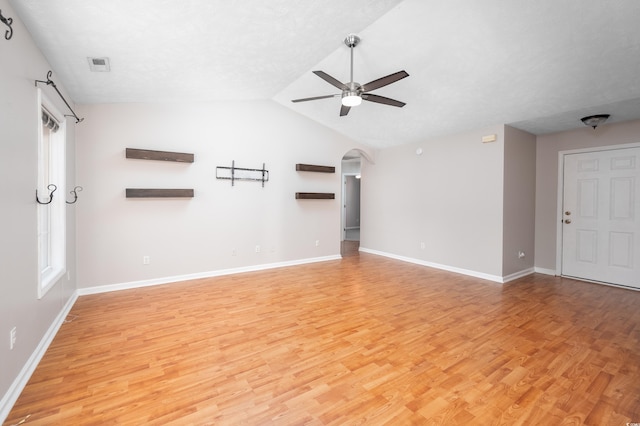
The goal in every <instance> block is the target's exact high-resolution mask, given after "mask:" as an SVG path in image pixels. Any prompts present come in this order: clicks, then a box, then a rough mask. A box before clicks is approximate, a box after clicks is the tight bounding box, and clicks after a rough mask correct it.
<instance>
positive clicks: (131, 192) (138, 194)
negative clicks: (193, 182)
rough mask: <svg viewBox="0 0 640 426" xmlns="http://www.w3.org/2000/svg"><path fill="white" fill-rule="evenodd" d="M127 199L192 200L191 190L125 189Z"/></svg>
mask: <svg viewBox="0 0 640 426" xmlns="http://www.w3.org/2000/svg"><path fill="white" fill-rule="evenodd" d="M127 198H193V189H156V188H127Z"/></svg>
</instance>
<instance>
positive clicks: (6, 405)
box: [0, 291, 78, 424]
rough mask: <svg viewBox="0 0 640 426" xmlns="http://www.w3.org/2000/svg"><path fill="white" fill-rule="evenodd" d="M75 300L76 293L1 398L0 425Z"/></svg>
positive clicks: (76, 297)
mask: <svg viewBox="0 0 640 426" xmlns="http://www.w3.org/2000/svg"><path fill="white" fill-rule="evenodd" d="M77 299H78V292H77V291H76V292H74V293H73V294H72V295H71V297H70V298H69V300H67V303H66V304H65V305H64V307H63V308H62V310H61V311H60V313H58V315H57V316H56V318H55V319H54V321H53V322H52V323H51V325H50V326H49V329H47V332H46V333H45V334H44V336H43V337H42V339H41V340H40V343H38V346H37V347H36V349H35V350H34V351H33V353H32V354H31V356H30V357H29V359H28V360H27V362H26V363H25V364H24V367H22V370H20V373H18V376H17V377H16V378H15V380H14V381H13V383H11V386H10V387H9V389H8V390H7V392H6V393H5V394H4V396H3V397H2V400H0V424H1V423H4V421H5V420H6V418H7V416H9V413H10V412H11V409H12V408H13V405H14V404H15V403H16V401H17V400H18V397H19V396H20V394H21V393H22V391H23V389H24V387H25V386H26V385H27V382H28V381H29V379H30V378H31V375H32V374H33V372H34V371H35V370H36V367H37V366H38V364H39V363H40V360H41V359H42V357H43V356H44V354H45V352H47V349H48V348H49V345H50V344H51V342H52V341H53V338H54V337H55V336H56V334H57V333H58V330H59V329H60V327H61V326H62V324H63V323H64V320H65V318H66V317H67V315H69V311H71V308H72V307H73V304H74V303H76V300H77Z"/></svg>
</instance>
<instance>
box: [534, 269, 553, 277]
mask: <svg viewBox="0 0 640 426" xmlns="http://www.w3.org/2000/svg"><path fill="white" fill-rule="evenodd" d="M533 269H534V271H535V272H536V273H538V274H544V275H553V276H556V275H558V274H557V273H556V271H555V269H546V268H538V267H535V268H533Z"/></svg>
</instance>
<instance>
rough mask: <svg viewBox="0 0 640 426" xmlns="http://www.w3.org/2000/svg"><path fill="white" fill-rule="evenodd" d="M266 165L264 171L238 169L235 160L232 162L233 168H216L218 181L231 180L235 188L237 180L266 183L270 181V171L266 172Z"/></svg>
mask: <svg viewBox="0 0 640 426" xmlns="http://www.w3.org/2000/svg"><path fill="white" fill-rule="evenodd" d="M264 167H265V164H264V163H262V169H245V168H242V167H236V162H235V160H234V161H232V162H231V167H223V166H218V167H216V179H224V180H230V181H231V186H234V183H235V181H237V180H250V181H254V182H262V187H263V188H264V183H265V182H267V181H269V170H266V169H265V168H264Z"/></svg>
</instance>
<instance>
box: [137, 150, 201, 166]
mask: <svg viewBox="0 0 640 426" xmlns="http://www.w3.org/2000/svg"><path fill="white" fill-rule="evenodd" d="M126 157H127V158H134V159H137V160H159V161H177V162H178V163H193V154H189V153H186V152H170V151H153V150H150V149H136V148H127V150H126Z"/></svg>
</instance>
